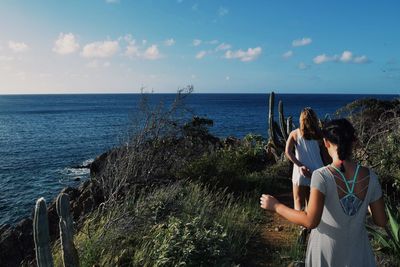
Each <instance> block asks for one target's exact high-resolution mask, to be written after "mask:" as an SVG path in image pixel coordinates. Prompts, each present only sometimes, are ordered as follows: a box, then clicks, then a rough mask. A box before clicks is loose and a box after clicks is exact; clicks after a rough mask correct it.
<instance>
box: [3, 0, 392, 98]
mask: <svg viewBox="0 0 400 267" xmlns="http://www.w3.org/2000/svg"><path fill="white" fill-rule="evenodd" d="M399 14H400V2H399V1H396V0H392V1H387V0H380V1H376V0H370V1H365V0H363V1H360V0H353V1H343V0H335V1H320V0H314V1H311V0H309V1H308V0H297V1H294V0H291V1H289V0H276V1H273V0H268V1H267V0H251V1H250V0H247V1H244V0H243V1H240V0H235V1H234V0H231V1H228V0H202V1H200V0H158V1H155V0H147V1H145V0H84V1H83V0H68V1H53V0H35V1H28V0H2V1H1V2H0V23H1V26H0V94H60V93H138V92H140V91H141V89H144V90H145V91H154V92H155V93H173V92H176V91H177V90H178V89H179V88H182V87H185V86H187V85H193V86H194V92H195V93H266V92H270V91H272V90H273V91H275V92H277V93H357V94H400V30H399V29H400V16H399Z"/></svg>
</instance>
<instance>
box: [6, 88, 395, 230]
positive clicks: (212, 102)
mask: <svg viewBox="0 0 400 267" xmlns="http://www.w3.org/2000/svg"><path fill="white" fill-rule="evenodd" d="M362 97H368V96H367V95H310V94H308V95H307V94H303V95H294V94H284V95H276V100H275V101H276V103H275V104H276V105H277V103H278V100H279V99H281V100H283V102H284V111H285V115H286V116H288V115H291V116H293V117H294V118H295V121H296V120H298V119H297V118H298V116H299V112H300V110H301V109H302V108H303V107H306V106H310V107H312V108H313V109H314V110H315V111H316V112H317V113H318V115H319V116H321V117H323V116H325V114H330V113H333V112H335V111H336V110H337V109H338V108H340V107H342V106H343V105H345V104H347V103H349V102H351V101H353V100H355V99H358V98H362ZM374 97H378V98H382V99H391V98H393V97H398V95H391V96H390V95H385V96H374ZM140 98H141V96H140V95H137V94H131V95H130V94H128V95H127V94H119V95H35V96H33V95H25V96H0V188H1V194H0V225H1V224H4V223H11V224H12V223H15V222H17V221H18V220H20V219H21V218H23V217H26V216H30V215H31V213H32V208H33V207H34V204H35V201H36V199H37V198H38V197H41V196H43V197H45V198H46V200H47V201H48V202H49V201H51V200H52V199H53V198H54V197H55V196H56V195H57V193H58V192H59V191H60V190H61V189H62V188H63V187H65V186H77V185H78V184H79V182H74V179H75V178H77V177H80V178H82V179H85V178H87V177H88V170H86V169H76V168H73V167H74V166H76V165H82V164H86V163H88V162H90V161H91V160H93V159H94V158H95V157H96V156H97V155H99V154H100V153H102V152H104V151H105V150H107V149H109V148H111V147H113V146H115V145H118V144H119V142H120V141H121V140H122V139H123V137H124V136H125V134H126V132H127V131H128V129H130V128H131V124H132V121H133V118H134V117H135V114H137V112H138V107H137V105H138V103H139V100H140ZM174 98H175V95H174V94H154V95H151V96H150V102H151V103H159V102H160V101H163V102H164V103H166V104H168V103H171V101H172V100H173V99H174ZM186 105H187V107H189V108H191V109H192V110H193V111H194V114H196V115H198V116H206V117H208V118H210V119H213V120H214V126H213V127H212V128H211V132H212V133H214V134H215V135H217V136H220V137H226V136H229V135H233V136H236V137H243V136H244V135H246V134H247V133H249V132H252V133H258V134H262V135H263V136H266V135H267V123H266V121H267V115H268V95H266V94H192V95H190V96H189V97H188V99H187V100H186Z"/></svg>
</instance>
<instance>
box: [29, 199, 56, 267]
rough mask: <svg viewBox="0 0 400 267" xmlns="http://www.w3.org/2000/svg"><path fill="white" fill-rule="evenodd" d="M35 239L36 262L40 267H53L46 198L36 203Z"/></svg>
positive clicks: (34, 219)
mask: <svg viewBox="0 0 400 267" xmlns="http://www.w3.org/2000/svg"><path fill="white" fill-rule="evenodd" d="M33 239H34V241H35V249H36V262H37V265H38V267H53V266H54V264H53V257H52V255H51V249H50V235H49V221H48V218H47V207H46V201H45V200H44V198H39V199H38V200H37V201H36V206H35V215H34V218H33Z"/></svg>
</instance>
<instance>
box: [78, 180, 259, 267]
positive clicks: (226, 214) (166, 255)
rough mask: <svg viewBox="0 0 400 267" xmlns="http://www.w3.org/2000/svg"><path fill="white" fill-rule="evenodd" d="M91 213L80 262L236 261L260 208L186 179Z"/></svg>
mask: <svg viewBox="0 0 400 267" xmlns="http://www.w3.org/2000/svg"><path fill="white" fill-rule="evenodd" d="M92 218H95V219H94V220H93V221H90V219H89V220H88V223H87V224H86V225H85V227H84V230H83V231H82V232H81V233H79V234H78V235H77V237H76V239H75V242H76V244H77V247H78V250H79V254H80V260H81V262H80V264H81V266H93V265H95V264H99V265H100V266H231V265H233V264H237V263H240V261H241V259H242V258H243V256H244V255H246V245H247V243H248V242H249V240H250V238H251V237H252V236H253V235H254V234H255V233H256V232H257V224H258V223H259V222H260V220H261V212H260V210H259V208H258V205H257V203H255V202H254V201H252V200H248V199H244V198H242V199H237V198H235V197H234V196H233V195H232V194H228V193H226V192H224V191H220V190H217V191H212V190H210V189H207V188H205V187H203V186H201V185H198V184H194V183H190V182H184V183H178V184H174V185H170V186H166V187H161V188H157V189H154V190H152V191H151V192H148V193H143V192H142V193H140V194H139V195H138V196H137V197H136V198H132V199H131V200H130V201H128V202H125V203H122V204H121V205H120V206H119V207H118V209H116V210H113V211H110V212H109V213H107V214H104V215H103V216H102V217H101V218H100V219H99V218H98V217H97V216H93V217H92ZM110 218H112V223H110V220H109V219H110Z"/></svg>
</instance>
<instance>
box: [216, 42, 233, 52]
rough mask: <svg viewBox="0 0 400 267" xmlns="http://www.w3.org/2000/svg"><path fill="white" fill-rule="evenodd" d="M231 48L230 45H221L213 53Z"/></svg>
mask: <svg viewBox="0 0 400 267" xmlns="http://www.w3.org/2000/svg"><path fill="white" fill-rule="evenodd" d="M231 47H232V46H231V45H230V44H226V43H222V44H220V45H219V46H217V47H216V48H215V51H224V50H228V49H231Z"/></svg>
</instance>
